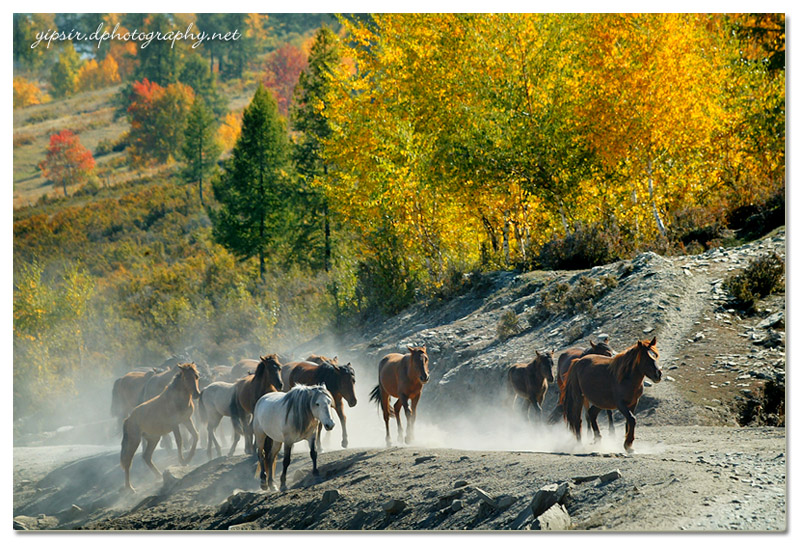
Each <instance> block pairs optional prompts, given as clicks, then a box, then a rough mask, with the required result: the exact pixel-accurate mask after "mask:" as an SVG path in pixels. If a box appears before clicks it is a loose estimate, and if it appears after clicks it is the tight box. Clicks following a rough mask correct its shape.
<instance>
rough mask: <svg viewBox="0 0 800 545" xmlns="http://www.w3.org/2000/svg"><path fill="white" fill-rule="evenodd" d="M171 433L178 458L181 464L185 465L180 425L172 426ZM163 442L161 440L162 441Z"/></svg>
mask: <svg viewBox="0 0 800 545" xmlns="http://www.w3.org/2000/svg"><path fill="white" fill-rule="evenodd" d="M172 435H174V436H175V443H176V444H177V446H178V460H180V461H181V465H184V466H185V465H186V461H185V460H184V459H183V437H181V425H180V424H177V425H176V426H175V427H174V428H172ZM162 444H163V441H162Z"/></svg>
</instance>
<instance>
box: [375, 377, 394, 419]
mask: <svg viewBox="0 0 800 545" xmlns="http://www.w3.org/2000/svg"><path fill="white" fill-rule="evenodd" d="M381 397H383V388H381V383H380V382H379V383H378V385H377V386H375V387H374V388H373V389H372V391H371V392H370V393H369V400H370V401H374V402H375V403H377V404H378V407H380V406H381ZM389 416H390V417H393V416H394V409H393V408H392V406H391V405H389Z"/></svg>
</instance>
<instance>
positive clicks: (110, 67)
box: [78, 54, 120, 91]
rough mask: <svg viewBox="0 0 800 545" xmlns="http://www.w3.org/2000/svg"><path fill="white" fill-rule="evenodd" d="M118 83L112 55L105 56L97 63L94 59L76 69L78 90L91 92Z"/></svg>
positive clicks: (117, 68)
mask: <svg viewBox="0 0 800 545" xmlns="http://www.w3.org/2000/svg"><path fill="white" fill-rule="evenodd" d="M119 81H120V77H119V67H118V65H117V61H116V60H114V57H113V56H112V55H110V54H109V55H106V56H105V57H104V58H103V60H101V61H100V62H99V63H98V62H97V60H95V59H90V60H88V61H86V62H84V63H83V64H82V65H81V67H80V69H78V88H79V89H80V90H81V91H92V90H94V89H102V88H104V87H109V86H111V85H114V84H117V83H119Z"/></svg>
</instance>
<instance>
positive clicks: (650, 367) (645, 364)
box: [636, 337, 661, 382]
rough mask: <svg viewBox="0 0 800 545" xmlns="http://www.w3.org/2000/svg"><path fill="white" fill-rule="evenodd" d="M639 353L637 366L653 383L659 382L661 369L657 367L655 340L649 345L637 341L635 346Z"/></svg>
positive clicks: (645, 342)
mask: <svg viewBox="0 0 800 545" xmlns="http://www.w3.org/2000/svg"><path fill="white" fill-rule="evenodd" d="M636 348H637V350H638V351H639V353H638V354H637V356H638V359H639V362H638V363H639V366H640V368H641V370H642V372H643V373H644V374H645V376H646V377H647V378H649V379H651V380H652V381H653V382H661V368H660V367H659V366H658V349H657V348H656V338H655V337H653V340H652V341H650V342H649V343H648V342H647V341H644V342H642V341H638V344H637V345H636Z"/></svg>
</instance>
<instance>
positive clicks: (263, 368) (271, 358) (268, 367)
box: [253, 354, 283, 392]
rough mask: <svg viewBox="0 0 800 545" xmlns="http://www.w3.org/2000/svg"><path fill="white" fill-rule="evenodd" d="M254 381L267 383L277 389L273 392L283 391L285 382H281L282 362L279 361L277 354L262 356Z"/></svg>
mask: <svg viewBox="0 0 800 545" xmlns="http://www.w3.org/2000/svg"><path fill="white" fill-rule="evenodd" d="M253 380H254V381H256V382H259V383H261V382H266V383H267V384H269V385H271V386H272V387H273V388H275V389H274V390H273V391H275V392H280V391H281V390H283V381H282V380H281V362H279V361H278V356H277V354H270V355H268V356H261V361H259V362H258V367H256V376H255V378H254V379H253Z"/></svg>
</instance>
